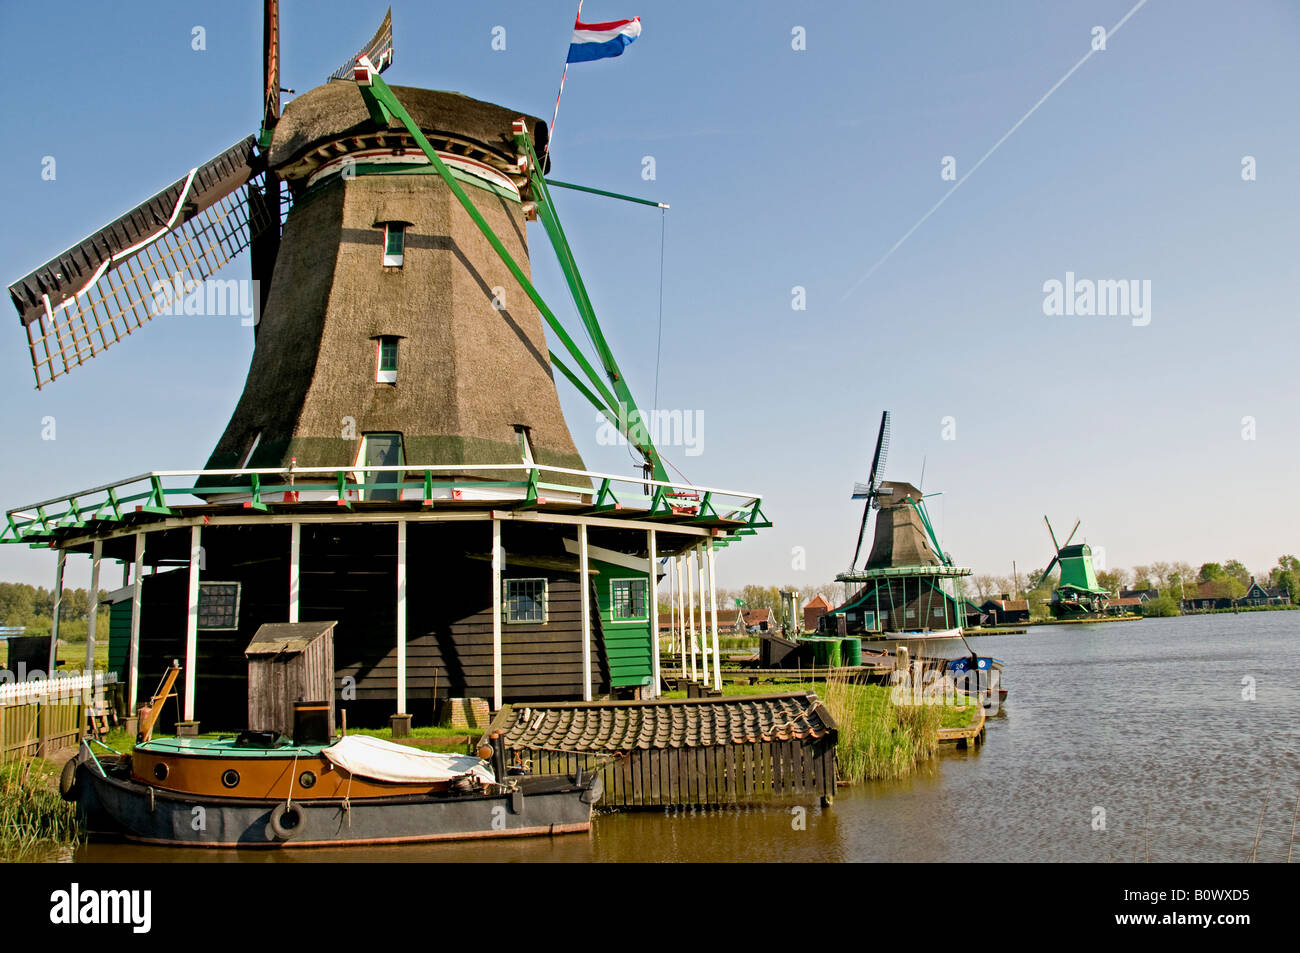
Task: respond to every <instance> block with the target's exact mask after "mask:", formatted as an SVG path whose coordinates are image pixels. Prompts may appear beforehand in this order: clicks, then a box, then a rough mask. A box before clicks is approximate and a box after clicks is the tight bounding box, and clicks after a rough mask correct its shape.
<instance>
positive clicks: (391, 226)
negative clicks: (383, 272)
mask: <svg viewBox="0 0 1300 953" xmlns="http://www.w3.org/2000/svg"><path fill="white" fill-rule="evenodd" d="M393 230H396V231H397V232H398V234H399V235H401V239H400V243H401V246H402V250H401V251H399V252H398V253H397V254H396V255H393V254H389V251H388V235H389V233H390V232H391V231H393ZM405 255H406V223H405V222H385V223H384V267H385V268H401V267H402V260H403V258H404V257H405Z"/></svg>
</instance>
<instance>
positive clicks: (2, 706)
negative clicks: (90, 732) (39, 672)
mask: <svg viewBox="0 0 1300 953" xmlns="http://www.w3.org/2000/svg"><path fill="white" fill-rule="evenodd" d="M116 682H117V679H116V677H114V676H113V675H112V674H111V673H110V675H108V676H107V677H105V676H104V675H103V674H102V673H100V674H99V675H97V676H89V675H78V676H71V677H56V678H51V679H44V680H40V681H33V682H10V683H5V684H0V763H3V762H6V761H13V760H16V759H19V758H28V757H33V756H36V755H42V756H48V755H49V754H50V753H52V752H54V751H56V750H58V749H59V748H64V747H69V746H71V745H73V744H75V743H77V742H78V741H79V740H80V739H81V736H82V733H83V731H84V726H85V723H86V716H85V702H86V700H87V699H86V696H87V695H88V694H90V693H100V692H102V691H103V690H104V689H105V688H106V687H109V686H111V685H114V684H116Z"/></svg>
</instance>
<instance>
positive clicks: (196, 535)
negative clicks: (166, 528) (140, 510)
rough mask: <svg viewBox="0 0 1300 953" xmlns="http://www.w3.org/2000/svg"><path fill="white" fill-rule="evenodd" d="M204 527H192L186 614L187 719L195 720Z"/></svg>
mask: <svg viewBox="0 0 1300 953" xmlns="http://www.w3.org/2000/svg"><path fill="white" fill-rule="evenodd" d="M202 532H203V530H202V527H199V526H191V527H190V580H189V583H190V588H189V596H188V598H187V600H186V605H187V606H188V611H187V612H186V615H185V720H186V721H193V720H194V686H195V682H196V675H197V673H196V672H195V671H194V669H195V666H196V664H197V662H198V656H199V560H200V557H201V555H202V549H203V547H202V545H201V541H202Z"/></svg>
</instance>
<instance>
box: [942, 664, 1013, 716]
mask: <svg viewBox="0 0 1300 953" xmlns="http://www.w3.org/2000/svg"><path fill="white" fill-rule="evenodd" d="M1005 664H1006V663H1005V662H1003V661H1002V659H1000V658H993V657H991V656H985V655H968V656H966V657H964V658H955V659H951V660H949V662H948V664H947V671H949V672H950V673H952V674H953V675H954V676H956V677H959V678H960V677H961V676H963V675H965V674H966V673H968V672H973V673H974V674H973V676H972V677H973V680H974V688H975V690H976V691H978V692H979V693H980V695H981V696H982V701H983V704H984V707H985V708H992V709H993V710H994V711H997V710H998V709H999V708H1001V706H1002V705H1003V704H1004V703H1005V702H1006V700H1007V690H1006V688H1004V687H1003V685H1002V669H1003V666H1004V665H1005ZM994 691H996V692H997V700H996V702H995V701H994V698H993V693H994Z"/></svg>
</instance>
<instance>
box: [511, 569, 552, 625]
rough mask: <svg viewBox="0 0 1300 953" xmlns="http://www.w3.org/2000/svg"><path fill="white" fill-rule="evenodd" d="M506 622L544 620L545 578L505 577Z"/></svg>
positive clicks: (536, 621) (535, 621)
mask: <svg viewBox="0 0 1300 953" xmlns="http://www.w3.org/2000/svg"><path fill="white" fill-rule="evenodd" d="M504 586H505V606H504V608H505V613H506V622H533V623H545V622H546V580H545V579H506V580H504Z"/></svg>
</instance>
